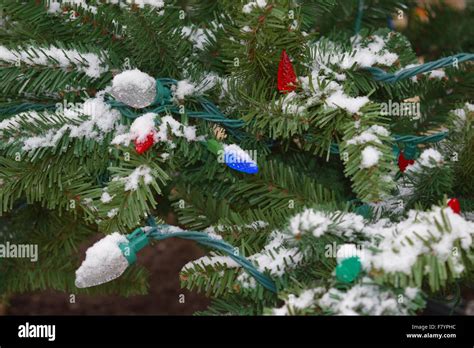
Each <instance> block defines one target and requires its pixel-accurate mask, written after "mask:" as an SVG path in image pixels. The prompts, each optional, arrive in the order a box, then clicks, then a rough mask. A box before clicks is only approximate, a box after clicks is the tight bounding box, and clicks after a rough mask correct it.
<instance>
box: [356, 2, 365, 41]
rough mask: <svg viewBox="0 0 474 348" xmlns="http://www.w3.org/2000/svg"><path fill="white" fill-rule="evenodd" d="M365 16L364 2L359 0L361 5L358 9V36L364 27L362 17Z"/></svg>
mask: <svg viewBox="0 0 474 348" xmlns="http://www.w3.org/2000/svg"><path fill="white" fill-rule="evenodd" d="M363 14H364V0H359V5H358V7H357V17H356V21H355V29H354V32H355V34H356V35H358V34H359V32H360V28H361V27H362V15H363Z"/></svg>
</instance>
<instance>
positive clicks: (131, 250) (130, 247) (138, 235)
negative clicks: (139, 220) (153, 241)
mask: <svg viewBox="0 0 474 348" xmlns="http://www.w3.org/2000/svg"><path fill="white" fill-rule="evenodd" d="M127 239H128V243H120V244H119V248H120V250H121V251H122V254H123V256H124V257H125V258H126V259H127V261H128V263H129V264H130V265H132V264H134V263H135V262H136V261H137V253H138V252H139V251H140V250H142V249H143V248H144V247H146V246H147V245H148V244H150V238H149V237H148V235H146V234H145V232H143V230H142V229H141V228H137V229H136V230H135V231H133V232H132V233H130V234H129V235H128V236H127Z"/></svg>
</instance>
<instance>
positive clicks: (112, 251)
mask: <svg viewBox="0 0 474 348" xmlns="http://www.w3.org/2000/svg"><path fill="white" fill-rule="evenodd" d="M121 243H128V239H127V238H126V237H125V236H124V235H121V234H120V233H118V232H115V233H112V234H110V235H108V236H106V237H105V238H102V239H101V240H99V241H98V242H97V243H95V244H94V245H93V246H91V247H90V248H89V249H87V252H86V259H85V260H84V262H82V265H81V267H79V269H78V270H77V271H76V286H77V287H78V288H88V287H91V286H96V285H100V284H103V283H107V282H109V281H111V280H114V279H116V278H118V277H120V276H121V275H122V274H123V272H125V270H126V269H127V267H128V266H129V262H128V261H127V259H126V258H125V256H124V255H123V253H122V250H121V249H120V247H119V244H121Z"/></svg>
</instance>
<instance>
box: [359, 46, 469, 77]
mask: <svg viewBox="0 0 474 348" xmlns="http://www.w3.org/2000/svg"><path fill="white" fill-rule="evenodd" d="M469 60H474V54H473V53H458V54H455V55H453V56H449V57H445V58H441V59H438V60H435V61H433V62H428V63H425V64H421V65H418V66H415V67H412V68H406V69H402V70H399V71H397V72H395V73H387V72H385V71H384V70H382V69H380V68H375V67H371V68H366V69H365V70H367V71H368V72H370V73H371V74H372V77H373V78H374V80H376V81H381V82H386V83H396V82H398V81H401V80H404V79H409V78H411V77H414V76H416V75H418V74H422V73H425V72H429V71H433V70H435V69H439V68H444V67H447V66H453V67H457V64H459V63H463V62H466V61H469Z"/></svg>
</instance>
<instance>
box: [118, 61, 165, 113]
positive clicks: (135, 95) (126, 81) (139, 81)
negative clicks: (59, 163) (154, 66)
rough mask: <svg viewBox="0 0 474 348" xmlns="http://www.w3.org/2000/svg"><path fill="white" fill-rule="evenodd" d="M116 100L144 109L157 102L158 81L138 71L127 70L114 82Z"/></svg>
mask: <svg viewBox="0 0 474 348" xmlns="http://www.w3.org/2000/svg"><path fill="white" fill-rule="evenodd" d="M111 94H112V95H113V96H114V98H115V99H116V100H118V101H120V102H122V103H124V104H126V105H128V106H131V107H133V108H139V109H141V108H144V107H147V106H149V105H150V104H151V103H153V102H154V101H155V97H156V81H155V79H154V78H153V77H151V76H150V75H148V74H145V73H144V72H141V71H140V70H138V69H134V70H126V71H124V72H122V73H120V74H118V75H116V76H115V77H114V79H113V80H112V93H111Z"/></svg>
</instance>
